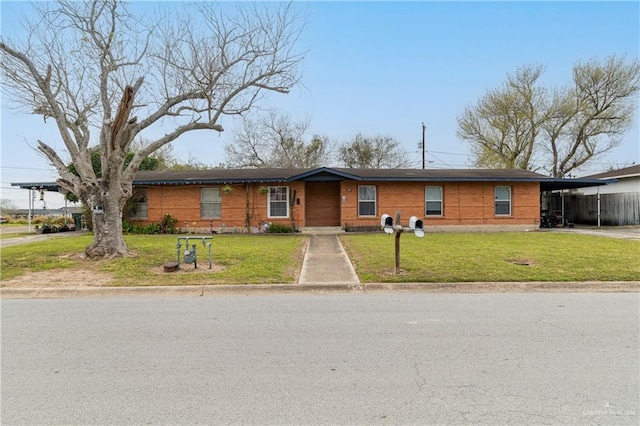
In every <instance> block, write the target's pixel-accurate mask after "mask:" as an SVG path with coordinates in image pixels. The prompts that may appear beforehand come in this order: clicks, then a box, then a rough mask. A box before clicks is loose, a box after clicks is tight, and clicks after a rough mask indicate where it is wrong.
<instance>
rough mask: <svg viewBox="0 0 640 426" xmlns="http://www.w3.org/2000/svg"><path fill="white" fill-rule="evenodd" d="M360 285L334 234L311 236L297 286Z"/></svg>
mask: <svg viewBox="0 0 640 426" xmlns="http://www.w3.org/2000/svg"><path fill="white" fill-rule="evenodd" d="M359 283H360V280H359V279H358V275H356V271H355V270H354V269H353V265H352V264H351V261H350V260H349V257H348V256H347V253H345V251H344V248H342V244H340V240H339V239H338V236H337V235H336V234H312V235H311V238H310V239H309V246H308V247H307V251H306V253H305V255H304V261H303V262H302V271H301V273H300V278H299V279H298V284H354V285H357V284H359Z"/></svg>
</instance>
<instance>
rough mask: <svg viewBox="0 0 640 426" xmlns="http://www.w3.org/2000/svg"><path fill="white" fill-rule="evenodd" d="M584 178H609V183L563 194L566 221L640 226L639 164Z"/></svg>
mask: <svg viewBox="0 0 640 426" xmlns="http://www.w3.org/2000/svg"><path fill="white" fill-rule="evenodd" d="M584 179H588V180H601V181H603V180H608V181H609V183H608V184H607V185H605V186H590V187H582V188H576V189H573V190H571V191H569V192H568V193H564V194H562V195H563V196H564V206H565V211H566V214H565V215H566V216H567V219H568V220H569V221H571V222H575V223H581V224H590V225H605V226H611V225H614V226H620V225H640V165H634V166H630V167H625V168H622V169H619V170H613V171H609V172H605V173H598V174H595V175H590V176H585V177H584ZM556 204H558V202H556Z"/></svg>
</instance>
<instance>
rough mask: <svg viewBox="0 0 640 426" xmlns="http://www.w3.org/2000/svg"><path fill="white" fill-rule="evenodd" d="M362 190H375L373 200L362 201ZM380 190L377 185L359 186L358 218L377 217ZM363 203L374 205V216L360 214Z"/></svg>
mask: <svg viewBox="0 0 640 426" xmlns="http://www.w3.org/2000/svg"><path fill="white" fill-rule="evenodd" d="M360 188H373V199H364V200H363V199H361V198H360V197H361V195H360ZM377 198H378V189H377V188H376V186H375V185H359V186H358V217H376V212H377V211H378V202H377ZM363 203H368V204H370V203H373V214H360V206H361V205H363Z"/></svg>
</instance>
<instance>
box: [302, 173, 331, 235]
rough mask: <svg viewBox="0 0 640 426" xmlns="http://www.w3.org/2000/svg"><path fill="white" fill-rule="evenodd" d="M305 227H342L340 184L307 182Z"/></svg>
mask: <svg viewBox="0 0 640 426" xmlns="http://www.w3.org/2000/svg"><path fill="white" fill-rule="evenodd" d="M305 197H306V201H305V206H306V207H305V208H306V211H305V225H306V226H340V182H339V181H327V182H307V183H306V189H305Z"/></svg>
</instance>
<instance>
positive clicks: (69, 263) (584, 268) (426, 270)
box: [0, 232, 640, 286]
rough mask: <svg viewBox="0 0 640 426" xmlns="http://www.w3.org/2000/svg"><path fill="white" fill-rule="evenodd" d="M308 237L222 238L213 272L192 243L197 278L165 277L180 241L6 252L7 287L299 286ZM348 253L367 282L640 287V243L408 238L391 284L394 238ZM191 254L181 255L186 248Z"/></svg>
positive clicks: (545, 235) (147, 239)
mask: <svg viewBox="0 0 640 426" xmlns="http://www.w3.org/2000/svg"><path fill="white" fill-rule="evenodd" d="M307 238H308V237H307V236H305V235H299V234H298V235H216V236H214V238H213V261H214V268H213V269H211V270H209V265H208V256H207V250H206V248H205V247H203V245H202V243H201V242H198V241H195V243H196V244H197V250H198V269H197V270H194V268H193V265H182V271H180V272H176V273H165V272H163V268H162V266H163V265H164V263H166V262H168V261H171V260H175V259H176V248H175V246H176V241H177V236H175V235H170V236H160V235H151V236H149V235H147V236H139V235H130V236H126V237H125V239H126V241H127V244H129V248H130V249H131V250H132V251H133V252H135V253H136V254H137V256H135V257H130V258H122V259H115V260H106V261H98V262H96V261H89V260H86V259H82V258H81V257H80V256H78V254H80V253H82V252H83V250H84V247H85V246H87V245H88V244H89V243H90V242H91V241H92V236H91V235H83V236H73V237H70V238H56V239H50V240H47V241H42V242H36V243H30V244H24V245H18V246H13V247H7V248H4V249H2V256H1V257H2V258H1V263H0V265H1V272H2V280H6V279H10V278H13V277H17V276H20V275H23V274H24V273H25V272H26V271H34V272H38V271H49V270H59V269H66V270H68V271H78V273H79V274H83V275H82V276H85V275H86V276H87V279H90V277H91V275H90V274H88V272H91V271H96V272H101V273H107V274H109V275H111V276H112V277H113V281H112V283H111V285H114V286H134V285H188V284H260V283H293V282H295V280H296V277H297V274H298V272H299V271H300V268H301V265H302V256H303V254H304V253H303V250H304V246H305V242H306V241H307ZM340 239H341V241H342V244H343V245H344V247H345V250H346V251H347V253H348V254H349V256H350V258H351V260H352V262H353V263H354V264H355V265H356V270H357V272H358V275H359V276H360V279H361V280H362V281H363V282H473V281H640V262H639V259H640V241H627V240H616V239H611V238H604V237H593V236H585V235H575V234H564V233H563V234H561V233H552V232H530V233H487V234H482V233H473V234H449V233H442V234H427V235H426V236H425V237H424V238H416V237H415V236H413V235H412V234H410V233H406V234H404V235H403V236H402V238H401V260H400V267H401V271H400V273H399V274H394V272H393V269H394V237H393V236H388V235H384V234H380V233H378V234H361V235H358V234H344V235H341V236H340ZM183 250H184V245H183Z"/></svg>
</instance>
